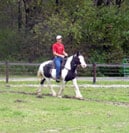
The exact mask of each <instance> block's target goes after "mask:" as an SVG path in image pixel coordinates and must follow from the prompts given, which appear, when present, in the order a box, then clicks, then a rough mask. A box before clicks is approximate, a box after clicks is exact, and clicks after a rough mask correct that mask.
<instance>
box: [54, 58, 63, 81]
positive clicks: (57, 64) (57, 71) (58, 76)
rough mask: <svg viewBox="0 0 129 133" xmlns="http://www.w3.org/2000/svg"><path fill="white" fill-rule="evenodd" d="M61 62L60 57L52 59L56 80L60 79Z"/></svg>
mask: <svg viewBox="0 0 129 133" xmlns="http://www.w3.org/2000/svg"><path fill="white" fill-rule="evenodd" d="M62 60H63V58H61V57H55V58H54V63H55V67H56V79H59V78H60V72H61V63H62Z"/></svg>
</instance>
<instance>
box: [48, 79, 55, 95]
mask: <svg viewBox="0 0 129 133" xmlns="http://www.w3.org/2000/svg"><path fill="white" fill-rule="evenodd" d="M46 80H47V84H48V87H49V88H50V90H51V92H52V96H56V92H55V90H54V89H53V87H52V86H51V82H50V79H49V78H47V79H46Z"/></svg>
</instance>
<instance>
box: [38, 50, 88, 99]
mask: <svg viewBox="0 0 129 133" xmlns="http://www.w3.org/2000/svg"><path fill="white" fill-rule="evenodd" d="M63 64H64V65H63V66H62V69H61V85H60V89H59V91H58V93H57V94H56V92H55V90H54V89H53V87H52V86H51V83H50V79H54V80H56V69H55V67H54V62H53V60H49V61H45V62H43V63H42V64H40V66H39V69H38V72H37V76H38V77H41V81H40V85H41V86H40V87H39V89H38V91H37V94H38V96H41V91H42V87H43V84H44V81H45V80H46V81H47V83H48V86H49V88H50V90H51V92H52V96H58V97H60V98H61V97H62V93H63V90H64V87H65V83H66V82H68V81H70V80H72V81H73V85H74V88H75V94H76V95H75V97H76V98H78V99H83V96H82V94H81V92H80V90H79V87H78V84H77V79H76V75H77V66H78V65H81V67H82V68H86V66H87V64H86V62H85V60H84V57H83V55H81V54H80V53H79V52H77V53H76V54H74V55H72V56H70V57H67V59H66V61H65V62H63Z"/></svg>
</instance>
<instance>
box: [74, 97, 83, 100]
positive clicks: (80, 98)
mask: <svg viewBox="0 0 129 133" xmlns="http://www.w3.org/2000/svg"><path fill="white" fill-rule="evenodd" d="M76 99H79V100H84V98H83V97H76Z"/></svg>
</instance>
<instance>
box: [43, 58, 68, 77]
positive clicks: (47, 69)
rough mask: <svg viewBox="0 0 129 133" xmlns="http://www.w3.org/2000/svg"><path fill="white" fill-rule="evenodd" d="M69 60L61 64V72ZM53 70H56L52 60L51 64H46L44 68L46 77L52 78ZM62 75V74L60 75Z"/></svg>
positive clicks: (64, 60)
mask: <svg viewBox="0 0 129 133" xmlns="http://www.w3.org/2000/svg"><path fill="white" fill-rule="evenodd" d="M66 60H67V58H64V59H63V61H62V63H61V70H62V69H63V68H64V66H65V63H66ZM52 69H56V67H55V63H54V60H52V61H51V62H50V63H48V64H46V65H45V66H44V68H43V70H44V76H46V77H48V78H50V77H51V71H52ZM60 74H61V73H60Z"/></svg>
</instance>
